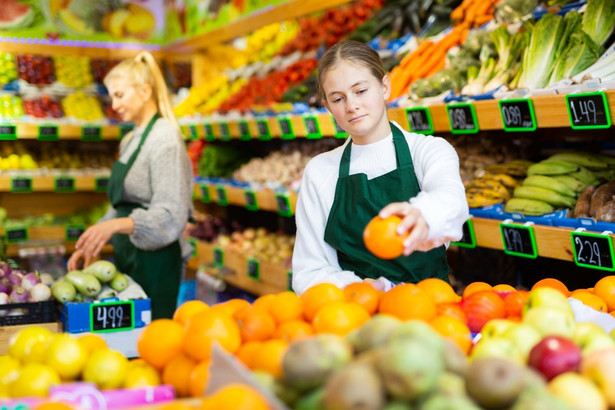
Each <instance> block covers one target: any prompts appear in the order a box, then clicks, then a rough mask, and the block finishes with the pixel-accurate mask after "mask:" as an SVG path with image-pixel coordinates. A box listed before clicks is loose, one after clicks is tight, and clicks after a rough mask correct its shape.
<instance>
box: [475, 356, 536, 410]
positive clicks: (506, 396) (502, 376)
mask: <svg viewBox="0 0 615 410" xmlns="http://www.w3.org/2000/svg"><path fill="white" fill-rule="evenodd" d="M523 382H524V372H523V368H522V367H521V366H520V365H519V364H517V363H515V362H512V361H510V360H507V359H503V358H499V357H488V358H483V359H479V360H475V361H474V362H472V364H471V365H470V369H469V370H468V375H467V376H466V389H467V391H468V394H469V395H470V396H471V397H472V398H473V399H474V400H476V402H477V403H478V404H480V405H481V406H483V407H485V408H487V409H499V408H504V407H507V406H510V405H512V404H513V403H514V402H515V400H516V399H517V396H519V394H520V393H521V391H522V390H523Z"/></svg>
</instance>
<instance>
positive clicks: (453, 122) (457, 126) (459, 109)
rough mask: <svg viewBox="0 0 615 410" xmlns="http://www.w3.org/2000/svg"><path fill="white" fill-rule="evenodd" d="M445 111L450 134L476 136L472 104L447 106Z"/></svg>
mask: <svg viewBox="0 0 615 410" xmlns="http://www.w3.org/2000/svg"><path fill="white" fill-rule="evenodd" d="M446 109H447V112H448V121H449V124H450V126H451V133H452V134H476V133H477V132H478V120H477V118H476V110H475V109H474V105H473V104H470V103H457V104H448V105H447V106H446Z"/></svg>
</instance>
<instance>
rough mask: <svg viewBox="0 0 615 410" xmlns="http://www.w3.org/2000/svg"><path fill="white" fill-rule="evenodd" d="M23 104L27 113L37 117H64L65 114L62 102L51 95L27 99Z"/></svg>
mask: <svg viewBox="0 0 615 410" xmlns="http://www.w3.org/2000/svg"><path fill="white" fill-rule="evenodd" d="M23 106H24V112H25V114H26V115H29V116H31V117H35V118H62V117H63V116H64V113H63V112H62V106H61V105H60V103H59V102H58V101H57V100H56V99H55V98H53V97H51V96H49V95H43V96H42V97H40V98H32V99H26V100H25V101H24V102H23Z"/></svg>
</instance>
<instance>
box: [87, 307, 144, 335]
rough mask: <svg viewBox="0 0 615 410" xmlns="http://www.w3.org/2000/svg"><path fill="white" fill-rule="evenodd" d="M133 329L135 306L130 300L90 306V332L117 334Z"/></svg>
mask: <svg viewBox="0 0 615 410" xmlns="http://www.w3.org/2000/svg"><path fill="white" fill-rule="evenodd" d="M134 327H135V304H134V302H133V301H132V300H126V301H119V302H102V303H91V304H90V331H91V332H93V333H105V332H118V331H120V330H130V329H134Z"/></svg>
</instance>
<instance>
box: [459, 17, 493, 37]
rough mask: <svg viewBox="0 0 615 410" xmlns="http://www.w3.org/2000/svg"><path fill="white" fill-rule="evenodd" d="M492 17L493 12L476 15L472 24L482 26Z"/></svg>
mask: <svg viewBox="0 0 615 410" xmlns="http://www.w3.org/2000/svg"><path fill="white" fill-rule="evenodd" d="M492 19H493V14H481V15H480V16H476V18H475V19H474V25H476V26H482V25H483V24H485V23H487V22H489V21H491V20H492ZM464 41H465V40H464Z"/></svg>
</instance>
